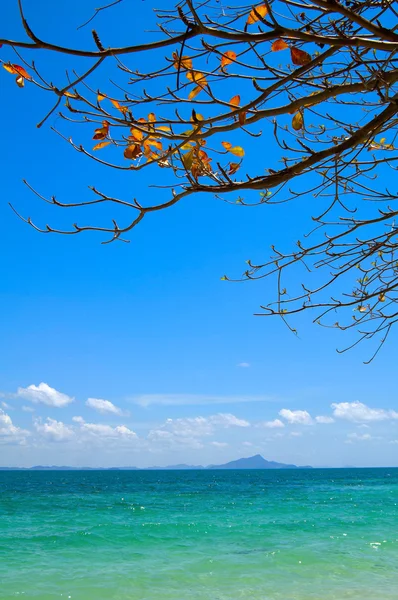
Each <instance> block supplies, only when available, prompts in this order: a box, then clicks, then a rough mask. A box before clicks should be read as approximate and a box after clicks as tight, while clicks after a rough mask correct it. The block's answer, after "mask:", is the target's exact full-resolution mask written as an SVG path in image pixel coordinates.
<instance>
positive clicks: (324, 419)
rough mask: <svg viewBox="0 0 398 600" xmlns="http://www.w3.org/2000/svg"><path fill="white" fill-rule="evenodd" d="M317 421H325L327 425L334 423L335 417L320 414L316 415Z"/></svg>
mask: <svg viewBox="0 0 398 600" xmlns="http://www.w3.org/2000/svg"><path fill="white" fill-rule="evenodd" d="M315 421H316V422H317V423H323V424H325V425H327V424H328V423H334V419H333V417H325V416H323V415H319V417H315Z"/></svg>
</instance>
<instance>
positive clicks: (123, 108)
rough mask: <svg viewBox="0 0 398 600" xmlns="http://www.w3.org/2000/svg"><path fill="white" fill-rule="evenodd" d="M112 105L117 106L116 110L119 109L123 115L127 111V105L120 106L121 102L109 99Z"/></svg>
mask: <svg viewBox="0 0 398 600" xmlns="http://www.w3.org/2000/svg"><path fill="white" fill-rule="evenodd" d="M111 102H112V104H113V106H114V107H115V108H117V109H118V110H120V112H121V113H123V114H124V115H125V114H126V113H127V112H128V111H129V109H128V108H127V106H122V105H121V104H119V102H118V101H117V100H111Z"/></svg>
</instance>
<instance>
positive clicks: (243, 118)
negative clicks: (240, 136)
mask: <svg viewBox="0 0 398 600" xmlns="http://www.w3.org/2000/svg"><path fill="white" fill-rule="evenodd" d="M246 114H247V113H246V111H242V112H240V113H239V124H240V125H244V124H245V123H246Z"/></svg>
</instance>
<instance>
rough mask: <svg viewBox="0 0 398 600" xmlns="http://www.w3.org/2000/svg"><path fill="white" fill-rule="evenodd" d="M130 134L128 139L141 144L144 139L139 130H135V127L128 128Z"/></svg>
mask: <svg viewBox="0 0 398 600" xmlns="http://www.w3.org/2000/svg"><path fill="white" fill-rule="evenodd" d="M130 133H131V136H129V137H131V138H132V139H133V140H134V141H136V142H141V141H142V139H143V137H144V133H143V132H142V131H140V130H139V129H136V128H135V127H131V128H130Z"/></svg>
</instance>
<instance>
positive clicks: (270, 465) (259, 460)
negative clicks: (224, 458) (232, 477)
mask: <svg viewBox="0 0 398 600" xmlns="http://www.w3.org/2000/svg"><path fill="white" fill-rule="evenodd" d="M207 469H236V470H238V469H239V470H241V469H312V467H298V466H297V465H285V464H284V463H278V462H274V461H272V460H271V461H269V460H265V458H263V457H262V456H261V454H256V455H255V456H250V457H249V458H239V459H238V460H232V461H231V462H227V463H225V464H224V465H209V466H208V467H207Z"/></svg>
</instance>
